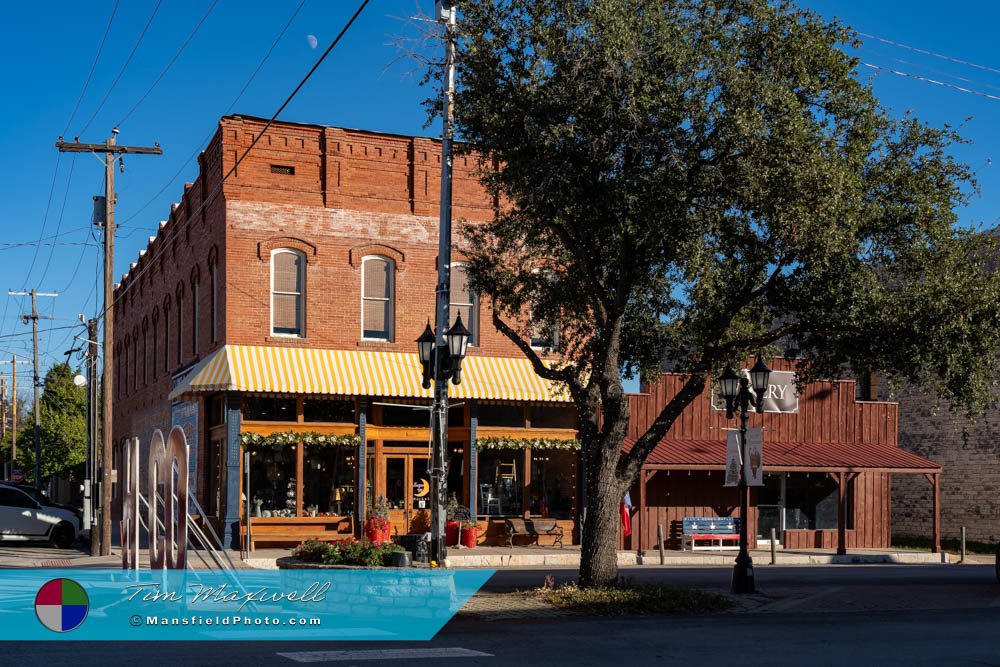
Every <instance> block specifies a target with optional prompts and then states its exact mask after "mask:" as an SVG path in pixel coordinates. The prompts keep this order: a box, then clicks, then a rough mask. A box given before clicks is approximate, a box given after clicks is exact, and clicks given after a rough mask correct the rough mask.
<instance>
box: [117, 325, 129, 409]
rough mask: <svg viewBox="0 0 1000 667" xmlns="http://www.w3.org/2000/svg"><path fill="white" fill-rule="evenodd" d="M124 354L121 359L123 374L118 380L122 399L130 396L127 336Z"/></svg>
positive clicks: (123, 349)
mask: <svg viewBox="0 0 1000 667" xmlns="http://www.w3.org/2000/svg"><path fill="white" fill-rule="evenodd" d="M122 351H123V352H124V354H122V355H121V356H120V357H119V359H121V360H122V363H121V371H122V372H121V373H120V374H119V378H118V388H119V389H120V390H121V397H122V398H125V397H126V396H128V385H127V384H126V383H127V382H128V336H127V335H126V336H125V345H124V346H123V347H122Z"/></svg>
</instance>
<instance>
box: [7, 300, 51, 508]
mask: <svg viewBox="0 0 1000 667" xmlns="http://www.w3.org/2000/svg"><path fill="white" fill-rule="evenodd" d="M7 294H8V295H9V296H29V295H30V296H31V314H30V315H21V320H22V321H23V322H24V323H25V324H27V323H28V320H31V336H32V343H33V344H32V348H33V355H34V359H33V362H34V380H35V428H34V434H33V440H34V443H35V488H36V489H38V490H39V491H41V489H42V421H41V412H40V411H39V407H40V406H39V398H40V395H39V389H41V386H42V381H41V380H40V379H39V377H38V320H39V318H40V319H43V320H51V319H52V318H51V317H41V316H40V315H39V314H38V297H40V296H51V297H57V296H59V295H58V294H57V293H55V292H39V291H37V290H31V291H30V292H10V291H8V292H7Z"/></svg>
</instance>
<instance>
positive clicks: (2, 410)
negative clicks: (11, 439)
mask: <svg viewBox="0 0 1000 667" xmlns="http://www.w3.org/2000/svg"><path fill="white" fill-rule="evenodd" d="M6 437H7V378H0V440H3V439H4V438H6ZM10 468H11V466H10V465H9V464H8V463H7V461H6V460H4V462H3V478H4V479H10Z"/></svg>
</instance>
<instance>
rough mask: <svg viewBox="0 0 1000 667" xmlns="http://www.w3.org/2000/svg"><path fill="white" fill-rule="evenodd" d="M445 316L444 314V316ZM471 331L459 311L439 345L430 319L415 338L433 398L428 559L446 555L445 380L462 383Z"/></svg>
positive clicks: (446, 395) (429, 471) (426, 383)
mask: <svg viewBox="0 0 1000 667" xmlns="http://www.w3.org/2000/svg"><path fill="white" fill-rule="evenodd" d="M446 318H447V316H445V319H446ZM471 336H472V332H471V331H469V330H468V329H466V328H465V325H464V324H462V316H461V314H460V315H459V316H458V317H457V318H455V323H454V324H453V325H451V328H450V329H448V330H447V331H445V332H444V335H443V336H442V338H443V339H444V344H443V345H438V343H437V336H436V335H435V333H434V330H433V329H431V324H430V322H428V323H427V326H426V327H425V328H424V332H423V333H422V334H420V338H418V339H417V354H418V356H419V357H420V366H421V369H422V370H423V387H424V389H430V387H431V381H432V380H433V382H434V402H433V404H432V405H431V433H432V437H433V445H434V446H433V452H432V460H431V468H430V470H428V471H427V472H428V473H430V476H431V480H432V483H431V494H432V495H431V549H430V552H431V553H430V555H431V559H432V560H435V561H437V562H443V561H444V559H445V557H446V556H447V555H448V552H447V548H446V545H445V539H444V535H445V531H444V520H445V498H446V497H447V489H446V488H445V484H446V483H447V479H448V470H447V460H448V457H447V452H446V451H445V448H446V447H447V446H448V380H451V382H452V384H461V383H462V360H463V359H465V353H466V352H467V351H468V348H469V338H470V337H471Z"/></svg>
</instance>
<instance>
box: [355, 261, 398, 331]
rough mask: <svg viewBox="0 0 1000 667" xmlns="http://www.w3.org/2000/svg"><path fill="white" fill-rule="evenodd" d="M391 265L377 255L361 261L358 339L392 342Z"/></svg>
mask: <svg viewBox="0 0 1000 667" xmlns="http://www.w3.org/2000/svg"><path fill="white" fill-rule="evenodd" d="M395 269H396V266H395V264H394V263H393V261H392V260H391V259H389V258H387V257H382V256H380V255H372V256H370V257H365V258H363V259H362V260H361V337H362V338H364V339H367V340H385V341H391V340H392V337H393V319H394V312H393V311H394V309H393V297H394V292H395V284H394V282H395Z"/></svg>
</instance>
